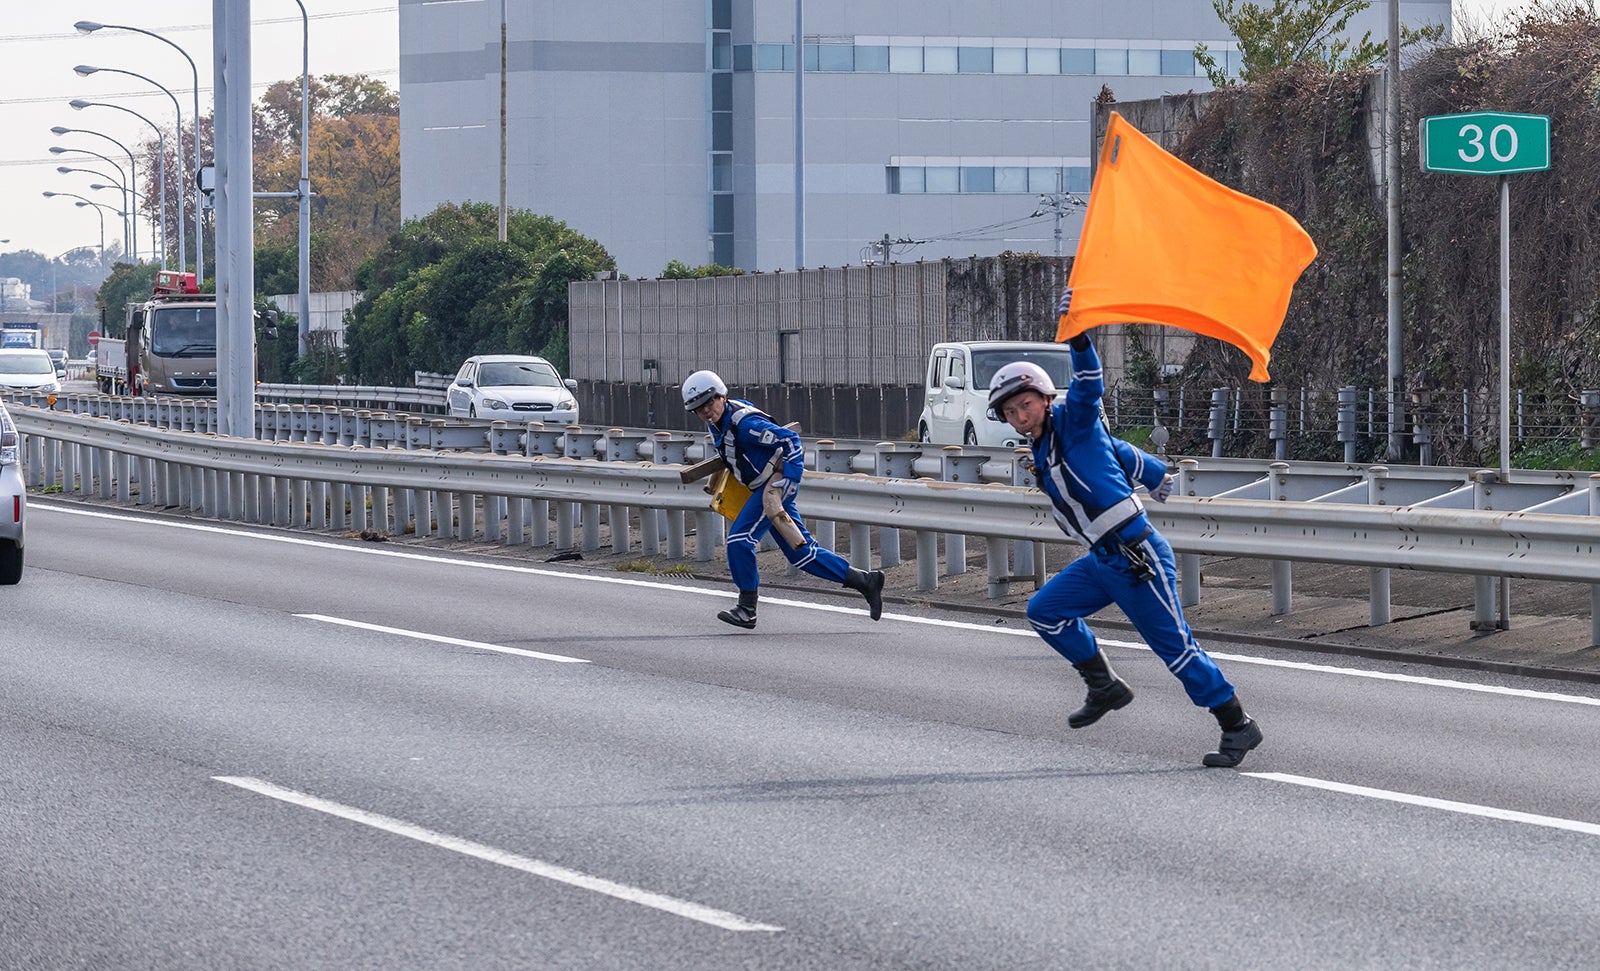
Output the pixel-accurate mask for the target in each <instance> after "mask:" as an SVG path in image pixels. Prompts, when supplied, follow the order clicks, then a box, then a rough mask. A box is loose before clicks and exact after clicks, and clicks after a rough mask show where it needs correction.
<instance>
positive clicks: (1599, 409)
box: [1578, 391, 1600, 448]
mask: <svg viewBox="0 0 1600 971" xmlns="http://www.w3.org/2000/svg"><path fill="white" fill-rule="evenodd" d="M1578 424H1579V427H1580V429H1581V430H1580V431H1579V435H1578V437H1579V441H1580V442H1581V443H1582V444H1583V447H1584V448H1596V447H1600V391H1582V392H1579V393H1578Z"/></svg>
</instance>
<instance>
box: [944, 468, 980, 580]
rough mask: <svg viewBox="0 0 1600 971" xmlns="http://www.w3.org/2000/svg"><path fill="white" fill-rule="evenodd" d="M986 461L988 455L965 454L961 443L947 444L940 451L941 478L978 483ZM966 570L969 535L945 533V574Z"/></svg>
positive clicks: (950, 574)
mask: <svg viewBox="0 0 1600 971" xmlns="http://www.w3.org/2000/svg"><path fill="white" fill-rule="evenodd" d="M985 461H986V457H985V456H982V455H966V454H963V452H962V449H961V446H960V445H946V446H945V447H944V448H943V449H940V452H939V479H940V481H943V482H970V483H972V484H973V485H977V484H978V483H980V482H982V481H983V464H984V462H985ZM965 572H967V535H966V534H965V533H945V534H944V573H945V576H952V577H953V576H959V575H960V574H962V573H965Z"/></svg>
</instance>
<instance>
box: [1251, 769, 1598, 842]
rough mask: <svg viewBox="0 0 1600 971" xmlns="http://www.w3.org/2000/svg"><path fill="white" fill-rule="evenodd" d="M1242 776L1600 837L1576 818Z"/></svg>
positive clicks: (1274, 776) (1266, 775) (1299, 779)
mask: <svg viewBox="0 0 1600 971" xmlns="http://www.w3.org/2000/svg"><path fill="white" fill-rule="evenodd" d="M1239 774H1240V775H1246V776H1249V777H1250V778H1252V779H1266V780H1268V781H1270V782H1287V783H1289V784H1290V785H1295V786H1306V787H1308V788H1311V789H1326V790H1328V791H1329V792H1342V793H1344V794H1346V795H1351V796H1365V797H1367V798H1368V799H1383V800H1387V801H1389V802H1399V803H1405V804H1407V805H1410V806H1425V807H1427V808H1429V809H1443V810H1445V811H1446V812H1452V813H1464V814H1466V815H1468V816H1484V817H1486V818H1489V819H1503V820H1506V821H1508V822H1513V823H1526V824H1527V825H1529V826H1547V827H1549V828H1550V829H1564V830H1568V831H1570V832H1574V833H1583V834H1584V835H1586V836H1600V824H1596V823H1585V822H1583V821H1581V820H1576V819H1563V818H1561V817H1560V816H1540V815H1537V814H1536V813H1523V812H1517V811H1516V810H1514V809H1497V808H1496V807H1494V806H1479V805H1477V804H1475V803H1470V802H1455V801H1453V800H1450V799H1435V798H1433V797H1432V796H1417V795H1412V794H1411V793H1409V792H1393V791H1391V790H1389V789H1373V788H1370V787H1368V786H1352V785H1349V784H1347V783H1343V782H1329V781H1328V780H1326V779H1312V778H1308V777H1306V776H1303V775H1286V774H1284V773H1282V772H1241V773H1239Z"/></svg>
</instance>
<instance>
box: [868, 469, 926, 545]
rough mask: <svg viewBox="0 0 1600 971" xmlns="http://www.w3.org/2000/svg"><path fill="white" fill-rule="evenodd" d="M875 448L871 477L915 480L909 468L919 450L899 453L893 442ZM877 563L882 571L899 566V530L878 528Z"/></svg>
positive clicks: (892, 527) (891, 527) (885, 527)
mask: <svg viewBox="0 0 1600 971" xmlns="http://www.w3.org/2000/svg"><path fill="white" fill-rule="evenodd" d="M876 448H877V454H875V455H874V456H873V465H874V468H873V473H872V474H873V475H876V476H878V477H879V478H882V479H912V478H916V473H914V472H913V471H912V469H911V467H912V466H913V465H914V464H916V461H917V458H918V457H919V456H921V455H922V451H921V450H920V449H918V450H916V451H904V452H903V451H899V447H898V446H897V445H896V444H895V443H894V442H879V443H878V444H877V446H876ZM878 563H879V564H880V565H881V566H882V567H883V568H884V569H888V568H889V567H891V566H899V565H900V530H899V529H897V528H896V527H894V526H880V527H878ZM862 569H866V570H870V569H872V565H871V564H870V563H869V564H867V565H866V566H865V567H862Z"/></svg>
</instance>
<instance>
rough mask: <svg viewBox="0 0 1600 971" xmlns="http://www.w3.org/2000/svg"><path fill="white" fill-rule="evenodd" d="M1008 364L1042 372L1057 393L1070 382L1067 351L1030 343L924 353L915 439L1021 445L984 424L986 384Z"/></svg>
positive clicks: (956, 344)
mask: <svg viewBox="0 0 1600 971" xmlns="http://www.w3.org/2000/svg"><path fill="white" fill-rule="evenodd" d="M1012 361H1032V362H1033V363H1035V364H1037V365H1039V366H1040V367H1042V368H1044V370H1045V373H1046V374H1048V375H1050V380H1052V381H1054V382H1055V385H1056V390H1057V391H1066V389H1067V383H1068V382H1069V381H1071V380H1072V351H1071V350H1070V349H1068V347H1067V345H1065V344H1049V343H1041V342H1034V341H952V342H949V343H944V344H935V345H933V349H932V350H930V351H929V352H928V371H927V375H926V378H925V380H924V382H923V389H922V391H923V406H922V414H921V415H920V416H919V417H918V418H917V439H918V441H922V442H931V443H933V444H935V445H997V446H1008V447H1009V446H1017V445H1025V444H1027V442H1026V441H1025V438H1026V436H1024V435H1021V434H1018V433H1017V431H1016V430H1015V429H1013V428H1012V427H1011V426H1010V425H1008V424H1006V423H1005V422H1003V421H995V420H992V419H990V418H989V416H988V412H989V379H990V378H993V377H994V372H996V371H998V370H1000V369H1001V368H1002V367H1005V366H1006V365H1007V364H1010V363H1011V362H1012Z"/></svg>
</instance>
